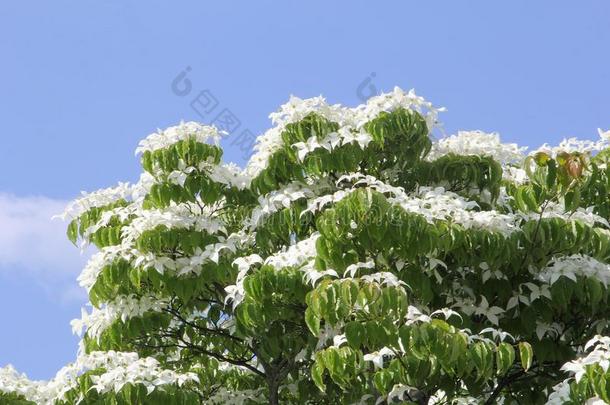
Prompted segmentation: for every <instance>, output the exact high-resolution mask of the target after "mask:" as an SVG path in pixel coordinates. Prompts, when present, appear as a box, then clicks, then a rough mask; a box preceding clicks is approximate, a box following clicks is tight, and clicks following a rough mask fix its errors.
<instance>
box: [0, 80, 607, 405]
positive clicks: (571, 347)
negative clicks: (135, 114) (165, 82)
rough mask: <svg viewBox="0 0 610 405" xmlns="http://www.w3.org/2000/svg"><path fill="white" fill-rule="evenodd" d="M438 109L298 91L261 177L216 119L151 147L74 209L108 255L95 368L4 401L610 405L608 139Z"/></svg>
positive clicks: (398, 95)
mask: <svg viewBox="0 0 610 405" xmlns="http://www.w3.org/2000/svg"><path fill="white" fill-rule="evenodd" d="M440 111H442V109H436V108H434V106H433V105H432V104H431V103H429V102H427V101H425V100H424V99H423V98H421V97H419V96H417V95H416V94H415V93H414V92H413V91H410V92H404V91H402V90H400V89H398V88H397V89H395V90H394V91H393V92H390V93H387V94H382V95H380V96H376V97H372V98H371V99H369V100H368V101H367V102H366V103H365V104H363V105H360V106H358V107H355V108H347V107H344V106H341V105H330V104H328V103H327V102H326V101H325V100H324V99H323V98H321V97H317V98H312V99H305V100H302V99H299V98H296V97H293V98H291V99H290V100H289V102H288V103H287V104H285V105H283V106H282V107H280V109H279V110H278V111H277V112H275V113H273V114H271V116H270V117H271V119H272V121H273V123H274V126H273V127H272V128H271V129H270V130H268V131H267V132H266V133H264V134H263V135H261V136H260V137H259V138H258V140H257V144H256V146H255V153H254V154H253V156H252V157H251V159H250V160H249V162H248V164H247V166H246V167H245V168H244V169H241V168H239V167H237V166H235V165H232V164H226V163H223V162H222V149H221V147H220V146H219V141H220V138H221V136H222V133H221V132H220V131H218V130H217V129H216V128H214V127H212V126H204V125H201V124H198V123H194V122H187V123H181V124H180V125H178V126H175V127H171V128H168V129H166V130H164V131H159V132H158V133H154V134H152V135H150V136H148V137H147V138H145V139H144V140H143V141H141V143H140V145H139V147H138V148H137V153H138V154H139V155H140V157H141V163H142V167H143V170H144V171H143V173H142V175H141V177H140V180H139V181H138V182H137V183H135V184H119V185H118V186H117V187H115V188H109V189H104V190H100V191H97V192H93V193H90V194H85V195H83V196H82V197H81V198H79V199H77V200H76V201H74V202H73V203H71V204H70V205H69V206H68V207H67V209H66V212H65V213H64V218H66V219H68V220H69V221H70V222H69V225H68V232H67V234H68V237H69V238H70V240H72V241H73V242H74V243H75V244H77V245H80V246H86V245H88V244H92V245H95V246H96V247H97V249H98V252H97V253H95V254H94V255H93V257H92V258H91V260H90V261H89V263H88V264H87V266H86V267H85V269H84V270H83V272H82V274H81V275H80V277H79V282H80V284H81V285H82V287H84V288H85V289H86V290H87V291H88V294H89V298H90V302H91V305H92V307H91V308H90V309H84V310H83V312H82V318H81V319H78V320H74V321H73V322H72V327H73V329H74V331H75V333H79V334H81V336H82V341H81V344H80V347H79V350H78V356H77V359H76V361H75V362H74V363H73V364H70V365H68V366H66V367H65V368H63V369H62V370H60V371H59V372H58V374H57V376H56V377H55V378H54V379H52V380H51V381H30V380H28V379H27V378H26V377H25V376H24V375H22V374H19V373H18V372H17V371H15V370H14V369H13V368H12V367H10V366H8V367H5V368H4V369H0V402H2V403H10V404H31V403H36V404H45V405H46V404H49V405H62V404H76V403H83V404H256V403H269V404H279V403H281V404H362V405H364V404H395V403H407V404H480V403H484V404H494V403H503V404H543V403H550V404H583V403H606V402H610V384H608V385H607V384H606V381H607V380H608V379H609V378H610V374H609V373H608V366H609V364H610V337H606V336H605V335H610V333H609V327H610V326H609V319H610V307H609V305H608V301H609V289H608V283H609V281H610V264H609V263H610V230H609V229H610V225H609V223H608V221H609V220H610V200H609V198H608V190H609V189H610V172H609V169H608V159H609V158H610V148H609V147H610V132H606V133H604V132H603V131H601V130H600V137H599V139H598V140H596V141H580V140H577V139H574V138H571V139H567V140H564V141H563V142H562V143H561V144H560V145H558V146H555V147H551V146H549V145H543V146H542V147H541V148H540V149H538V150H535V151H532V152H530V153H527V152H526V149H525V148H521V147H518V146H517V145H515V144H505V143H501V142H500V139H499V136H498V135H497V134H487V133H483V132H480V131H470V132H458V133H457V134H456V135H452V136H444V135H442V128H441V126H440V124H439V120H438V113H439V112H440ZM41 338H42V337H41Z"/></svg>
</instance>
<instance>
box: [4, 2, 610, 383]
mask: <svg viewBox="0 0 610 405" xmlns="http://www.w3.org/2000/svg"><path fill="white" fill-rule="evenodd" d="M609 20H610V3H609V2H607V1H604V0H598V1H581V2H578V3H576V2H568V1H537V2H532V1H512V2H502V3H501V4H500V2H489V1H469V2H448V1H447V2H440V1H427V2H414V1H377V2H374V3H373V2H364V1H349V2H348V1H341V2H339V1H338V2H328V1H326V2H325V1H308V2H303V1H283V2H271V1H257V2H254V1H252V2H246V1H242V2H220V1H217V2H216V1H215V2H205V3H204V2H197V1H182V2H165V1H151V0H148V1H139V2H136V1H129V0H115V1H110V0H97V1H91V0H89V1H86V0H79V1H76V0H73V1H64V0H56V1H54V2H44V1H37V2H35V1H28V0H22V1H17V0H13V1H8V0H7V1H3V2H1V3H0V123H1V124H2V127H1V129H0V142H1V143H0V322H1V324H2V327H1V328H2V333H0V366H3V365H5V364H6V363H12V364H14V365H15V366H16V367H17V368H18V369H19V370H21V371H24V372H26V373H27V374H28V375H29V376H30V377H33V378H49V377H51V376H52V375H53V374H54V373H55V371H56V370H57V369H58V368H59V367H61V365H63V364H64V363H66V362H68V361H70V360H72V359H73V358H74V356H75V351H76V342H77V339H76V338H75V337H73V336H72V334H71V331H70V326H69V321H70V319H72V318H75V317H77V316H79V313H80V310H79V308H80V306H81V305H82V304H83V303H84V302H85V301H86V297H85V295H84V293H83V292H82V291H80V290H79V289H78V286H77V284H76V282H75V278H76V276H77V275H78V273H79V271H80V268H81V267H82V265H83V264H84V262H85V257H84V256H81V255H80V254H79V251H78V249H76V248H74V247H72V246H71V245H70V244H69V243H68V242H66V241H65V239H64V231H63V229H64V224H62V223H60V222H51V221H50V220H49V218H50V216H51V215H53V214H55V213H57V212H58V211H61V209H62V207H63V205H64V204H65V202H66V201H68V200H70V199H71V198H73V197H75V196H77V194H78V193H79V192H80V190H95V189H98V188H101V187H108V186H111V185H114V184H116V182H117V181H122V180H132V181H133V180H135V179H137V177H138V175H139V163H138V159H137V158H136V157H134V153H133V151H134V149H135V147H136V145H137V143H138V140H139V139H141V138H143V137H144V136H146V135H147V134H149V133H150V132H152V131H154V130H155V129H156V128H158V127H160V128H164V127H166V126H169V125H173V124H175V123H177V122H179V121H180V120H181V119H184V120H198V121H208V122H209V121H212V120H214V118H215V116H216V115H217V114H218V113H220V112H221V111H223V110H224V109H227V110H228V111H230V112H231V113H232V114H233V115H234V117H235V118H236V119H238V120H239V121H240V123H241V124H240V127H239V128H237V129H236V132H235V133H234V134H233V135H231V136H230V137H229V138H228V139H227V140H226V141H225V145H226V147H227V150H226V153H225V157H226V159H227V160H231V161H235V162H237V163H240V164H243V163H244V156H245V154H244V152H243V151H241V150H240V148H239V147H238V146H239V145H237V142H236V140H237V139H238V137H239V133H241V131H243V130H250V131H251V132H252V133H253V134H259V133H261V132H262V131H264V130H265V129H266V128H267V127H268V125H269V120H268V118H267V116H268V114H269V113H270V112H272V111H274V110H275V109H276V108H277V107H278V106H279V105H280V104H282V103H283V102H285V101H286V100H287V98H288V96H289V95H290V94H294V95H298V96H300V97H311V96H316V95H319V94H324V95H325V96H327V98H328V99H329V100H330V101H331V102H339V103H342V104H348V105H355V104H358V103H359V102H360V100H359V98H361V97H363V96H365V95H367V94H370V93H371V92H376V91H377V92H378V91H387V90H390V89H392V87H393V86H395V85H398V86H400V87H403V88H405V89H408V88H415V89H416V90H417V92H418V94H420V95H423V96H424V97H426V98H427V99H429V100H431V101H433V102H434V103H435V104H436V105H440V106H445V107H447V109H448V111H447V112H446V113H444V114H443V115H442V117H441V119H442V121H443V122H444V125H445V129H446V131H447V132H448V133H453V132H455V131H456V130H458V129H481V130H485V131H498V132H500V134H501V135H502V138H503V139H504V140H505V141H511V142H518V143H520V144H524V145H529V146H536V145H538V144H541V143H543V142H549V143H556V142H558V141H559V140H560V139H562V138H563V137H566V136H579V137H583V138H587V137H589V138H593V137H596V136H597V132H596V131H597V128H598V127H601V128H603V129H608V128H610V69H609V68H608V67H609V66H610V49H609V45H608V44H610V23H609ZM181 72H186V73H187V74H186V79H187V80H188V81H189V83H190V91H186V90H189V89H186V88H185V87H184V86H185V83H186V82H185V81H180V83H178V85H177V86H174V90H172V82H173V81H174V79H175V78H176V77H177V76H178V75H179V74H180V73H181ZM367 80H369V81H367ZM359 87H360V90H359ZM181 90H184V93H188V94H185V95H182V96H181V95H179V94H176V93H180V91H181ZM203 91H207V93H203V94H204V96H202V92H203ZM205 95H207V96H211V97H213V99H214V100H215V101H216V102H217V106H216V108H215V109H214V110H213V111H211V112H210V113H206V114H203V113H202V114H199V113H198V112H197V111H195V110H194V109H193V108H192V107H191V103H192V102H193V101H194V100H198V101H199V102H201V101H202V100H203V99H202V97H205ZM200 111H202V110H201V108H200Z"/></svg>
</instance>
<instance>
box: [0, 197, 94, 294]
mask: <svg viewBox="0 0 610 405" xmlns="http://www.w3.org/2000/svg"><path fill="white" fill-rule="evenodd" d="M66 203H67V201H63V200H56V199H51V198H47V197H42V196H36V197H17V196H13V195H10V194H4V193H0V273H7V272H8V273H14V275H18V276H26V277H33V278H36V279H37V280H38V281H40V282H41V283H43V284H44V285H46V286H48V287H49V288H50V289H51V290H56V289H57V288H60V289H61V290H62V291H61V292H60V294H59V295H60V298H61V299H62V300H65V299H67V300H70V299H75V295H76V296H78V294H75V291H74V290H75V287H76V281H75V280H76V277H77V276H78V274H79V273H80V270H81V269H82V268H83V266H84V264H85V262H86V259H87V256H88V255H82V254H81V253H80V250H79V248H77V247H75V246H74V245H73V244H72V243H71V242H70V241H69V240H68V238H67V237H66V226H67V224H66V223H64V222H62V221H61V220H58V219H55V220H51V217H52V216H53V215H56V214H58V213H61V212H62V211H63V209H64V207H65V205H66ZM11 275H12V274H11ZM66 294H67V295H68V297H66ZM80 298H81V297H79V299H80Z"/></svg>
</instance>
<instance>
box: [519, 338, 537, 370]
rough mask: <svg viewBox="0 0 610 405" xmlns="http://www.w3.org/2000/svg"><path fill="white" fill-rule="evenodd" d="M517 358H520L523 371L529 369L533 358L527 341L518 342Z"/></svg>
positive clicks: (532, 352)
mask: <svg viewBox="0 0 610 405" xmlns="http://www.w3.org/2000/svg"><path fill="white" fill-rule="evenodd" d="M519 358H520V360H521V366H522V367H523V369H524V370H525V371H527V370H529V368H530V367H531V366H532V361H533V360H534V351H533V350H532V346H531V345H530V344H529V343H527V342H519Z"/></svg>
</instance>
